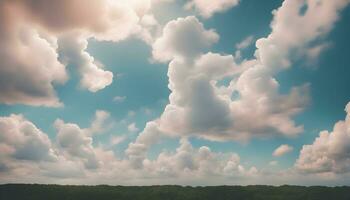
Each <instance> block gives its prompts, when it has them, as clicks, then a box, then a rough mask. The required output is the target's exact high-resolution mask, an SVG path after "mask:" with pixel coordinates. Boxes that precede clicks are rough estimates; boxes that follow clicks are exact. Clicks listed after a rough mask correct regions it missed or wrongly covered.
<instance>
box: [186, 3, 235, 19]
mask: <svg viewBox="0 0 350 200" xmlns="http://www.w3.org/2000/svg"><path fill="white" fill-rule="evenodd" d="M239 1H240V0H216V1H211V0H190V1H189V2H187V3H186V4H185V8H186V9H188V10H190V9H193V8H194V9H195V10H196V11H197V12H198V13H199V14H200V15H201V16H203V17H205V18H209V17H211V16H213V15H214V14H215V13H219V12H224V11H226V10H228V9H230V8H232V7H235V6H237V5H238V4H239Z"/></svg>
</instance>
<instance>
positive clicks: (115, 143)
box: [110, 135, 126, 146]
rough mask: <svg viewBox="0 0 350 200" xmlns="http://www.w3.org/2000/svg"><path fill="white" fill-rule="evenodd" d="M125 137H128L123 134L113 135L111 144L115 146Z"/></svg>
mask: <svg viewBox="0 0 350 200" xmlns="http://www.w3.org/2000/svg"><path fill="white" fill-rule="evenodd" d="M125 139H126V136H125V135H122V136H111V139H110V140H111V144H112V145H113V146H114V145H118V144H120V143H122V142H123V141H124V140H125Z"/></svg>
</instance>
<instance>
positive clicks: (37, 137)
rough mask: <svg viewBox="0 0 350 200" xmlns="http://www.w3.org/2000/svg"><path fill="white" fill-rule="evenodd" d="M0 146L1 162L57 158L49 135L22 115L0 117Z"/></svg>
mask: <svg viewBox="0 0 350 200" xmlns="http://www.w3.org/2000/svg"><path fill="white" fill-rule="evenodd" d="M0 148H1V151H0V152H1V153H0V157H1V162H3V161H5V160H8V159H17V160H30V161H38V162H40V161H43V160H44V161H53V160H55V159H56V156H55V154H54V151H53V149H52V144H51V141H50V139H49V138H48V137H47V135H46V134H45V133H43V132H42V131H41V130H40V129H38V128H37V127H36V126H35V125H34V124H33V123H31V122H30V121H28V120H27V119H25V118H24V117H23V116H22V115H15V114H12V115H10V116H8V117H0ZM3 164H5V163H3ZM5 165H6V164H5Z"/></svg>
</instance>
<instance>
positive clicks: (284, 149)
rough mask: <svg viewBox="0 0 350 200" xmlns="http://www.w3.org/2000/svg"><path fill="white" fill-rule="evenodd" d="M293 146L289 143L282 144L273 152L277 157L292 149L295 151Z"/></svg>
mask: <svg viewBox="0 0 350 200" xmlns="http://www.w3.org/2000/svg"><path fill="white" fill-rule="evenodd" d="M293 149H294V148H293V147H292V146H289V145H287V144H282V145H281V146H279V147H277V148H276V149H275V151H274V152H273V153H272V155H273V156H275V157H281V156H283V155H285V154H287V153H289V152H291V151H293Z"/></svg>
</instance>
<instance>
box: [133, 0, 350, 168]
mask: <svg viewBox="0 0 350 200" xmlns="http://www.w3.org/2000/svg"><path fill="white" fill-rule="evenodd" d="M348 2H349V1H346V0H336V1H316V0H311V1H303V0H298V1H294V0H286V1H284V2H283V4H282V6H281V7H280V8H279V9H277V10H275V11H273V15H274V18H273V21H272V23H271V28H272V32H271V33H270V34H269V35H268V36H267V37H266V38H261V39H258V40H257V41H256V47H257V49H256V52H255V58H254V59H252V60H243V62H240V63H238V62H237V61H236V60H235V58H234V57H233V56H232V55H221V54H216V53H212V52H208V49H209V47H210V45H212V44H213V43H214V42H216V41H217V40H218V35H217V34H216V33H215V32H214V30H206V29H205V28H204V26H203V25H202V24H201V23H200V22H199V21H198V20H197V19H196V18H195V17H191V16H190V17H186V18H179V19H177V20H173V21H170V22H169V23H168V24H167V25H166V26H165V27H164V29H163V33H162V35H161V36H160V37H159V38H158V39H157V40H156V41H155V43H154V45H153V57H154V59H155V60H158V61H163V62H164V61H167V60H170V63H169V68H168V77H169V85H168V87H169V89H170V90H171V94H170V96H169V104H168V105H167V106H166V107H165V109H164V112H163V113H162V115H161V116H160V118H159V119H157V120H154V121H151V122H149V123H147V125H146V127H145V129H144V130H143V131H142V132H141V133H140V135H139V136H138V138H137V139H136V141H135V142H134V143H130V144H129V148H128V150H127V154H128V155H129V158H130V159H131V160H133V161H135V162H134V163H135V166H141V165H142V160H143V159H145V151H146V150H147V149H148V148H149V146H150V145H152V144H154V143H156V142H157V141H158V140H159V139H160V138H161V136H163V135H168V136H169V135H170V136H175V137H183V136H185V137H188V136H195V137H200V138H205V139H209V140H219V141H221V140H247V139H249V138H251V137H266V136H272V135H283V136H288V137H292V136H296V135H298V134H299V133H301V132H302V131H303V130H304V129H303V126H302V125H296V124H295V122H294V121H293V117H294V116H295V115H296V114H298V113H300V112H301V111H302V110H303V109H304V108H305V107H306V106H307V105H308V103H309V84H305V85H301V86H295V87H292V88H291V89H290V91H289V92H287V93H280V83H279V82H278V81H277V80H276V79H275V76H276V75H277V74H278V73H279V72H281V71H283V70H286V69H288V68H290V67H291V65H292V61H294V60H296V59H299V58H302V57H305V56H307V55H308V53H309V51H310V49H313V48H315V45H323V43H322V42H321V40H320V38H321V37H322V36H324V35H326V34H327V33H328V32H329V31H330V30H331V28H332V27H333V24H334V23H335V22H336V20H337V19H338V14H339V12H340V11H341V9H342V8H344V7H345V6H346V5H347V4H348ZM305 7H306V9H305ZM301 10H302V11H303V12H301ZM318 13H324V15H325V16H327V17H326V19H324V18H323V17H322V18H319V14H318ZM301 27H302V31H299V30H300V29H301ZM189 41H191V42H189ZM188 44H191V45H188ZM192 44H194V45H192ZM223 80H230V82H229V84H228V85H222V84H220V81H223Z"/></svg>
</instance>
